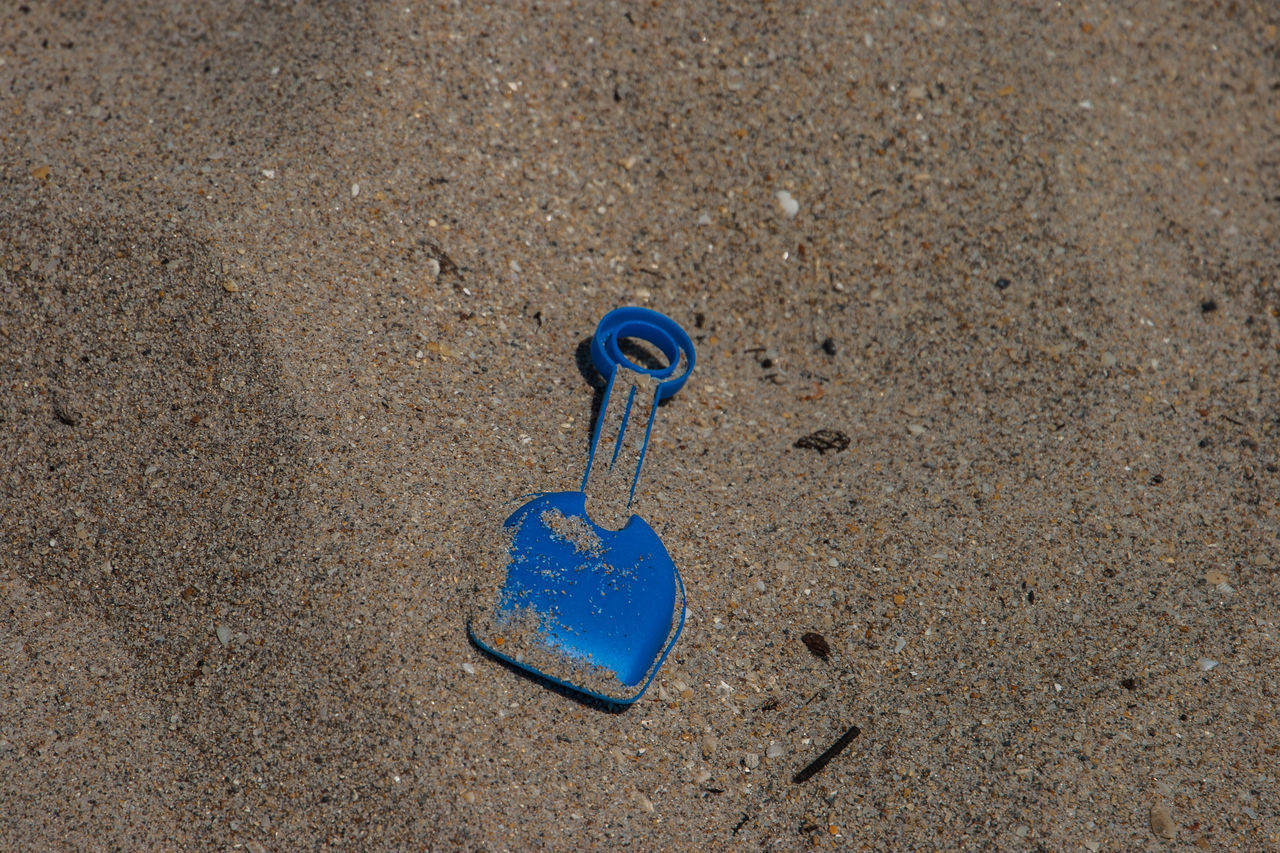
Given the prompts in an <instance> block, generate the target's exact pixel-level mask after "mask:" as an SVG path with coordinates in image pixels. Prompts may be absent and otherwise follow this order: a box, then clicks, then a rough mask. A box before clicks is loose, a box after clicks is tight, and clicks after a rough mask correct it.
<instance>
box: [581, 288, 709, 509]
mask: <svg viewBox="0 0 1280 853" xmlns="http://www.w3.org/2000/svg"><path fill="white" fill-rule="evenodd" d="M623 338H635V339H638V340H642V341H645V342H646V343H649V344H651V345H653V346H654V347H657V348H658V349H659V350H660V351H661V352H662V354H663V356H665V357H666V360H667V364H666V365H665V366H663V367H658V368H648V367H644V366H642V365H639V364H636V363H635V362H633V361H631V360H630V359H629V358H627V357H626V355H624V354H623V352H622V349H621V346H620V341H621V340H622V339H623ZM591 358H592V361H593V362H594V363H595V366H596V369H597V370H599V371H600V374H601V375H602V376H603V377H604V378H605V380H606V381H607V383H608V384H607V385H606V388H605V397H604V402H603V403H602V404H601V407H600V416H599V418H598V419H597V420H596V427H595V433H594V435H593V436H592V438H591V454H590V456H589V457H588V458H587V470H586V472H585V473H584V474H583V478H582V491H583V492H585V493H586V495H587V498H588V509H589V512H591V514H592V515H593V520H595V521H596V522H597V523H601V521H602V518H603V519H604V520H605V521H608V522H611V523H605V524H602V525H601V526H604V527H613V528H615V529H616V528H617V527H620V526H621V524H622V523H625V521H626V519H627V518H628V517H629V510H630V507H631V503H632V501H633V500H634V499H635V493H636V484H637V483H638V482H639V479H640V469H641V467H642V466H643V464H644V455H645V451H646V450H647V449H648V447H649V436H650V433H651V431H652V429H653V421H654V419H655V417H656V415H657V406H658V403H659V401H661V400H664V399H666V398H667V397H669V396H671V395H672V394H674V393H675V392H676V391H678V390H679V389H680V387H681V386H682V385H683V384H684V382H685V380H686V379H687V378H688V377H689V374H690V373H691V372H692V371H693V364H694V358H695V355H694V350H693V342H692V341H691V340H690V338H689V335H688V334H687V333H686V332H685V331H684V329H682V328H680V326H679V325H678V324H677V323H676V322H675V321H674V320H672V319H671V318H669V317H667V316H665V315H663V314H659V313H658V312H657V311H651V310H649V309H648V308H634V307H631V308H619V309H616V310H614V311H610V312H609V313H608V314H606V315H605V316H604V319H602V320H601V321H600V325H599V326H598V327H597V328H596V333H595V335H594V337H593V338H592V340H591ZM592 510H594V511H592ZM594 516H601V517H602V518H594Z"/></svg>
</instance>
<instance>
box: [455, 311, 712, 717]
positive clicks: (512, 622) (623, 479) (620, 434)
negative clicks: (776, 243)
mask: <svg viewBox="0 0 1280 853" xmlns="http://www.w3.org/2000/svg"><path fill="white" fill-rule="evenodd" d="M627 339H629V340H630V341H633V342H634V341H641V342H644V343H647V344H649V345H651V346H652V347H653V348H654V349H656V350H658V351H659V352H661V353H662V356H663V357H664V358H665V360H666V362H667V363H666V365H665V366H664V367H659V368H651V367H645V366H642V365H640V364H637V363H635V362H634V361H632V360H631V359H630V358H628V357H627V355H626V354H624V352H623V348H622V347H623V343H622V342H623V341H624V340H627ZM591 359H592V361H593V362H594V363H595V366H596V369H597V370H599V371H600V374H601V376H603V377H604V378H605V379H606V380H607V382H608V385H607V387H606V389H605V394H604V402H603V403H602V404H601V407H600V415H599V418H598V419H597V421H596V428H595V434H594V435H593V437H592V439H591V453H590V456H589V457H588V458H587V470H586V473H585V474H584V476H583V478H582V488H581V490H580V491H576V492H550V493H544V494H539V495H536V496H534V497H533V498H532V499H530V500H528V501H527V502H526V503H525V504H524V505H523V506H521V507H520V508H519V509H517V510H516V511H515V512H514V513H512V514H511V516H510V517H509V518H507V520H506V522H505V523H504V524H503V540H502V546H501V547H502V548H503V549H505V555H504V556H503V557H502V559H505V570H506V577H505V581H504V582H503V584H502V586H501V589H500V590H499V592H498V593H497V596H496V598H497V600H496V602H494V603H493V604H492V606H491V607H488V608H486V609H482V610H481V611H480V612H478V613H477V614H476V615H475V616H474V617H473V618H472V619H471V621H470V624H469V626H468V627H469V630H470V632H471V636H472V638H473V639H474V640H475V642H476V643H477V644H478V645H479V646H480V647H482V648H483V649H484V650H485V651H487V652H489V653H491V654H493V655H495V656H497V657H499V658H502V659H504V660H506V661H508V662H510V663H512V664H515V665H516V666H518V667H521V668H523V669H525V670H528V671H529V672H532V673H535V674H537V675H539V676H541V677H543V678H545V679H548V680H549V681H552V682H555V683H556V684H561V685H564V686H566V687H570V688H572V689H574V690H577V691H579V692H581V693H585V694H587V695H589V696H594V697H596V698H598V699H603V700H605V701H607V702H612V703H616V704H624V705H625V704H630V703H632V702H634V701H636V700H637V699H639V698H640V696H641V695H642V694H643V693H644V691H645V689H646V688H647V687H648V686H649V682H651V681H652V680H653V676H654V674H655V673H657V671H658V668H659V667H660V666H662V662H663V661H664V660H665V659H666V657H667V654H668V653H669V652H670V651H671V647H672V646H673V645H675V642H676V638H677V637H678V636H679V635H680V629H681V628H682V627H683V626H684V609H685V597H684V584H683V582H682V581H681V580H680V572H679V571H678V570H677V569H676V567H675V564H674V563H673V562H672V561H671V558H670V556H668V555H667V549H666V548H665V547H663V545H662V541H661V540H660V539H659V538H658V535H657V534H656V533H654V531H653V528H651V527H650V526H649V525H648V523H646V522H645V520H644V519H643V518H641V517H640V516H639V515H635V514H632V510H631V506H632V503H633V501H634V500H635V496H636V484H637V483H638V481H639V479H640V468H641V466H642V465H643V463H644V455H645V451H646V450H647V449H648V446H649V436H650V433H651V431H652V429H653V423H654V419H655V416H656V415H657V405H658V403H659V401H661V400H664V399H666V398H667V397H670V396H671V395H672V394H674V393H675V392H676V391H677V390H679V389H680V386H682V385H683V384H684V382H685V380H686V379H687V378H688V376H689V374H690V372H692V370H693V363H694V351H693V342H692V341H691V340H690V339H689V336H688V334H686V333H685V331H684V330H683V329H681V328H680V326H679V325H677V324H676V323H675V321H673V320H671V319H670V318H669V317H666V316H665V315H663V314H659V313H658V312H657V311H650V310H649V309H647V308H619V309H617V310H614V311H610V312H609V313H608V314H606V315H605V316H604V319H602V320H601V321H600V325H599V326H598V327H597V328H596V332H595V335H594V336H593V337H592V340H591Z"/></svg>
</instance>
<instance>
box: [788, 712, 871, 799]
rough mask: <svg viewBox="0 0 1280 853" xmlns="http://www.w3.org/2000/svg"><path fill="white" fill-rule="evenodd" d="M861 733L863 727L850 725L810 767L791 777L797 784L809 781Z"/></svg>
mask: <svg viewBox="0 0 1280 853" xmlns="http://www.w3.org/2000/svg"><path fill="white" fill-rule="evenodd" d="M861 733H862V729H860V728H858V727H857V726H850V727H849V731H847V732H845V733H844V734H842V735H840V740H838V741H836V742H835V743H833V744H831V747H830V748H829V749H828V750H827V751H826V752H824V753H822V755H819V756H818V757H817V758H815V759H814V760H813V762H812V763H810V764H809V766H808V767H806V768H805V769H803V770H801V771H800V772H799V773H797V774H796V775H795V776H794V777H793V778H792V779H791V781H792V782H795V783H796V784H797V785H799V784H801V783H803V782H808V781H809V780H810V779H812V778H813V777H814V776H815V775H816V774H817V773H819V772H820V771H821V770H822V768H824V767H826V766H827V765H828V764H830V763H831V759H833V758H835V757H836V756H837V755H839V754H840V753H842V752H844V750H845V748H846V747H847V746H848V745H849V744H851V743H853V739H854V738H856V737H857V736H858V735H859V734H861Z"/></svg>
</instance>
